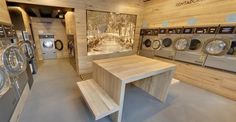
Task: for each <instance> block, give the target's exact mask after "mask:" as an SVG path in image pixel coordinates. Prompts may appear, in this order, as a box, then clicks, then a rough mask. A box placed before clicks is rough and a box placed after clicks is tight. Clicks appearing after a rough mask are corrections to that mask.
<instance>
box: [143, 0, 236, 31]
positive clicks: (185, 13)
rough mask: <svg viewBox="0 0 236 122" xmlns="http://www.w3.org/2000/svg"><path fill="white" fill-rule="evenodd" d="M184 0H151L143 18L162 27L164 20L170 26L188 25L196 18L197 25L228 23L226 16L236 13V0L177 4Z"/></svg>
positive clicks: (150, 23)
mask: <svg viewBox="0 0 236 122" xmlns="http://www.w3.org/2000/svg"><path fill="white" fill-rule="evenodd" d="M181 1H182V2H183V0H151V1H150V2H146V4H145V5H144V12H143V15H144V16H143V18H144V22H145V23H148V24H149V27H161V26H162V23H163V22H164V21H168V23H169V26H186V25H189V24H188V22H187V21H188V20H189V19H191V18H194V19H196V20H197V23H196V25H206V24H220V23H228V22H227V21H226V18H227V17H228V15H230V14H235V13H236V12H235V4H236V1H235V0H201V1H200V2H198V3H192V4H189V5H183V6H176V3H178V2H181Z"/></svg>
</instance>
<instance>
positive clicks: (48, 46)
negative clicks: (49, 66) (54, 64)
mask: <svg viewBox="0 0 236 122" xmlns="http://www.w3.org/2000/svg"><path fill="white" fill-rule="evenodd" d="M39 39H40V42H41V49H42V55H43V59H45V60H47V59H56V58H57V53H56V49H55V39H54V35H53V34H43V35H39Z"/></svg>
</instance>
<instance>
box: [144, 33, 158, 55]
mask: <svg viewBox="0 0 236 122" xmlns="http://www.w3.org/2000/svg"><path fill="white" fill-rule="evenodd" d="M140 35H141V44H140V50H139V55H141V56H145V57H149V58H152V57H154V51H155V50H157V49H158V48H159V47H160V44H159V41H158V40H157V39H158V29H142V30H141V34H140Z"/></svg>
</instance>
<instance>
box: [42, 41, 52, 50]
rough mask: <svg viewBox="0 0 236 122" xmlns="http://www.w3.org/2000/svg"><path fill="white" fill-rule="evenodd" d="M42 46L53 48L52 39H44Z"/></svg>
mask: <svg viewBox="0 0 236 122" xmlns="http://www.w3.org/2000/svg"><path fill="white" fill-rule="evenodd" d="M43 48H46V49H51V48H54V42H53V41H52V40H44V41H43Z"/></svg>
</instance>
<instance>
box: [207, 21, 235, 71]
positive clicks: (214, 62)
mask: <svg viewBox="0 0 236 122" xmlns="http://www.w3.org/2000/svg"><path fill="white" fill-rule="evenodd" d="M235 29H236V27H235V25H220V29H219V31H218V33H217V34H216V37H215V39H210V40H208V41H207V42H206V43H205V45H204V52H205V53H206V54H208V56H207V60H206V62H205V66H207V67H212V68H217V69H223V70H226V71H231V72H236V32H235Z"/></svg>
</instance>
